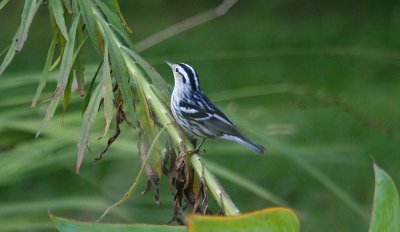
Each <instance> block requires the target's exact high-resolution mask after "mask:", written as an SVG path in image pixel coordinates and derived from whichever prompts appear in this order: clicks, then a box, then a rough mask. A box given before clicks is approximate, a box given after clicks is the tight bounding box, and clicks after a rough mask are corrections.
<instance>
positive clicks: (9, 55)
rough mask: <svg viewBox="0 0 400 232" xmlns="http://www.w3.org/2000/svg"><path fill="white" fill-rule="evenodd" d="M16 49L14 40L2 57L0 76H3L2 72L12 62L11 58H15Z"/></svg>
mask: <svg viewBox="0 0 400 232" xmlns="http://www.w3.org/2000/svg"><path fill="white" fill-rule="evenodd" d="M16 47H17V43H16V42H15V40H14V42H12V43H11V45H10V48H9V49H8V52H7V54H6V56H5V57H4V60H3V63H1V65H0V76H1V74H3V72H4V70H5V69H6V68H7V66H8V65H9V64H10V63H11V61H12V60H13V58H14V56H15V48H16Z"/></svg>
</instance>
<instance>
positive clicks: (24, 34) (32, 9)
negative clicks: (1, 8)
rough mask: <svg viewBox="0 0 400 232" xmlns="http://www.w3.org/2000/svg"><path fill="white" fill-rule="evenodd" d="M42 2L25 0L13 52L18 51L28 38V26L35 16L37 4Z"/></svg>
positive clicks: (40, 0)
mask: <svg viewBox="0 0 400 232" xmlns="http://www.w3.org/2000/svg"><path fill="white" fill-rule="evenodd" d="M41 4H42V0H26V1H25V5H24V9H23V10H22V15H21V24H20V27H19V29H18V33H17V40H18V41H17V47H16V48H15V52H20V51H21V50H22V47H23V46H24V43H25V41H26V39H27V38H28V32H29V28H30V27H31V24H32V20H33V17H34V16H35V14H36V12H37V10H38V9H39V6H40V5H41Z"/></svg>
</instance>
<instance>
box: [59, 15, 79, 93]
mask: <svg viewBox="0 0 400 232" xmlns="http://www.w3.org/2000/svg"><path fill="white" fill-rule="evenodd" d="M80 15H81V14H80V13H79V14H76V15H75V18H74V21H73V22H72V25H71V28H70V30H69V33H68V40H67V43H66V44H65V49H64V53H63V57H62V60H61V67H60V73H59V75H58V83H57V89H56V91H55V93H54V96H53V98H54V97H58V96H60V95H61V94H62V92H63V91H64V89H65V86H66V84H67V82H68V78H69V74H70V72H71V69H72V65H73V63H74V48H75V46H74V45H75V36H76V30H77V26H78V22H79V18H80Z"/></svg>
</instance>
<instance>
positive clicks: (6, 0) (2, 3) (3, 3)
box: [0, 0, 10, 10]
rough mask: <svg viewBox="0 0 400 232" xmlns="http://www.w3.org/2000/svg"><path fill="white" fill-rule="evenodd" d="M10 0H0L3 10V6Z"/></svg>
mask: <svg viewBox="0 0 400 232" xmlns="http://www.w3.org/2000/svg"><path fill="white" fill-rule="evenodd" d="M9 1H10V0H3V1H1V2H0V10H2V9H3V7H4V6H5V5H7V3H8V2H9Z"/></svg>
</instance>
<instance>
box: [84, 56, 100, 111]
mask: <svg viewBox="0 0 400 232" xmlns="http://www.w3.org/2000/svg"><path fill="white" fill-rule="evenodd" d="M102 65H103V62H101V63H100V64H99V66H98V67H97V70H96V72H95V73H94V76H93V78H92V80H91V81H90V85H89V88H88V90H87V93H86V96H85V99H84V100H83V105H82V110H81V113H82V114H84V113H85V111H86V109H87V107H88V105H89V100H90V97H91V96H92V91H93V86H94V83H95V82H96V79H97V76H98V74H99V72H100V68H101V67H102Z"/></svg>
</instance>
